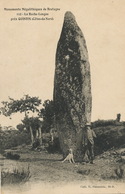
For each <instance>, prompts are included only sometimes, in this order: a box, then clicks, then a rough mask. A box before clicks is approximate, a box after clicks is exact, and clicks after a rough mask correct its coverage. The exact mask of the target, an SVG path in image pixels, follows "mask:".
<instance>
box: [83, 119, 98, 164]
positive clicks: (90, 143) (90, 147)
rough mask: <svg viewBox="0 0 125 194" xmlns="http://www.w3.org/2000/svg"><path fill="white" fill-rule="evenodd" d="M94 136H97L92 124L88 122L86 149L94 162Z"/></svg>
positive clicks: (91, 161) (90, 160)
mask: <svg viewBox="0 0 125 194" xmlns="http://www.w3.org/2000/svg"><path fill="white" fill-rule="evenodd" d="M94 138H96V134H95V132H94V131H93V130H92V129H91V124H89V123H87V124H86V128H85V139H86V140H85V142H86V147H85V148H86V150H85V152H87V155H88V158H89V162H90V163H91V164H93V160H94Z"/></svg>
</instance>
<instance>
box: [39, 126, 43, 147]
mask: <svg viewBox="0 0 125 194" xmlns="http://www.w3.org/2000/svg"><path fill="white" fill-rule="evenodd" d="M38 130H39V141H40V145H42V129H41V127H39V129H38Z"/></svg>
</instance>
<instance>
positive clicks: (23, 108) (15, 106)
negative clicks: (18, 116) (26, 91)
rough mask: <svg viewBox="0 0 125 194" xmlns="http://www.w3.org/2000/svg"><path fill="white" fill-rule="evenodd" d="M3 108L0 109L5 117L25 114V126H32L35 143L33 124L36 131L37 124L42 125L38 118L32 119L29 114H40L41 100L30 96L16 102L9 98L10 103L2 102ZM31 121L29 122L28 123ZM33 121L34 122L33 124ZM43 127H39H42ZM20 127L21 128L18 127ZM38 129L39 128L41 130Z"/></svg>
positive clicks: (31, 130) (31, 131)
mask: <svg viewBox="0 0 125 194" xmlns="http://www.w3.org/2000/svg"><path fill="white" fill-rule="evenodd" d="M2 104H3V107H1V108H0V113H1V114H3V115H5V116H11V115H12V114H13V113H17V112H20V113H23V112H24V113H25V119H24V120H23V121H24V122H23V124H25V126H26V128H27V127H29V126H30V133H31V140H32V143H33V141H34V138H33V127H34V125H33V123H35V128H34V129H36V122H38V123H40V122H39V121H38V118H37V119H36V118H34V119H33V117H31V119H30V118H28V114H29V112H30V111H31V112H33V113H34V112H37V113H39V106H40V104H41V100H40V99H39V97H31V96H29V95H24V96H23V97H22V98H21V99H19V100H15V99H13V98H10V97H9V101H3V102H2ZM28 120H29V121H28ZM25 121H27V122H28V124H29V125H28V126H27V125H26V123H27V122H26V123H25ZM31 121H32V122H31ZM40 126H41V125H39V127H40ZM18 127H19V126H18ZM39 127H38V128H39Z"/></svg>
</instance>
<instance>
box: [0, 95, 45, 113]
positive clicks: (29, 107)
mask: <svg viewBox="0 0 125 194" xmlns="http://www.w3.org/2000/svg"><path fill="white" fill-rule="evenodd" d="M2 104H3V107H1V108H0V113H1V114H3V115H5V116H10V115H12V114H13V113H17V112H20V113H22V112H24V113H25V116H27V115H28V113H29V111H32V112H39V109H38V107H39V105H40V104H41V100H40V99H39V97H30V96H29V95H24V96H23V97H22V98H21V99H19V100H14V99H13V98H10V97H9V101H3V102H2Z"/></svg>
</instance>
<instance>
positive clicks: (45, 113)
mask: <svg viewBox="0 0 125 194" xmlns="http://www.w3.org/2000/svg"><path fill="white" fill-rule="evenodd" d="M39 116H40V117H42V118H43V131H44V132H49V131H50V129H51V128H52V127H53V126H54V102H53V101H52V100H45V101H44V103H43V108H42V109H41V110H40V113H39Z"/></svg>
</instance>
